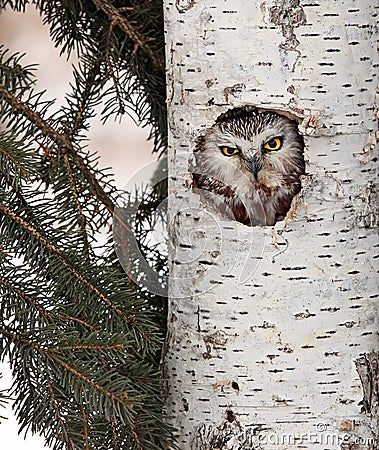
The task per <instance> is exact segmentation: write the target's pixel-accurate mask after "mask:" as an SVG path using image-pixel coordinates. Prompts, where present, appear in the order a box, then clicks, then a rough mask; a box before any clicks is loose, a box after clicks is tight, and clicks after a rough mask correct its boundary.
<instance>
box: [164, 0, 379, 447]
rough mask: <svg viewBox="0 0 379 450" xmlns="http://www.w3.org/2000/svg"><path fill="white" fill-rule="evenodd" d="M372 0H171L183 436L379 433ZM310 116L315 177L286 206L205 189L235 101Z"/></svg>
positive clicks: (177, 419)
mask: <svg viewBox="0 0 379 450" xmlns="http://www.w3.org/2000/svg"><path fill="white" fill-rule="evenodd" d="M378 13H379V9H378V7H376V6H375V2H374V1H370V0H362V1H356V0H346V1H344V2H340V1H337V0H324V1H322V2H318V1H306V0H266V1H263V2H262V1H256V0H239V1H236V0H212V1H207V0H166V1H165V20H166V33H167V40H166V42H167V48H166V54H167V65H168V106H169V130H170V189H171V194H172V195H171V197H170V215H171V244H172V248H171V282H170V303H169V335H168V342H167V353H166V357H165V364H166V368H167V379H168V396H169V397H168V414H169V415H170V416H172V418H173V419H172V420H173V423H174V424H175V426H176V427H177V428H178V433H179V447H180V449H181V450H189V449H191V450H200V449H201V450H205V449H207V450H208V449H233V450H240V449H251V448H264V449H268V448H275V449H284V448H286V449H288V448H295V447H296V448H311V449H334V448H335V449H337V448H346V449H347V448H349V449H350V448H354V449H372V448H377V447H376V445H377V444H376V443H375V442H377V441H376V440H377V439H378V435H377V429H378V428H377V425H378V424H377V412H378V333H377V332H378V322H377V315H376V314H377V304H378V283H377V282H378V278H377V262H378V258H377V257H378V239H377V235H376V224H377V217H378V216H377V211H376V210H375V193H376V188H375V164H376V161H377V149H376V148H375V133H376V130H377V125H376V115H377V110H376V109H375V105H374V102H375V89H376V86H377V81H378V80H377V72H378V59H377V54H376V52H375V41H376V38H377V28H376V27H375V22H376V18H377V16H378ZM240 105H255V106H257V107H260V108H266V109H271V110H275V111H278V112H282V113H287V114H290V115H292V117H297V118H299V120H300V122H301V125H300V127H299V128H300V131H301V132H302V134H304V138H305V145H306V148H305V154H306V162H307V175H306V176H305V177H304V180H303V189H302V191H301V193H300V194H299V195H298V196H297V197H296V198H295V199H294V201H293V203H292V207H291V210H290V211H289V213H288V214H287V217H286V219H285V220H284V221H281V222H278V223H277V224H276V225H275V226H274V227H246V226H244V225H241V224H239V223H236V222H233V221H227V220H223V219H222V218H221V217H218V215H217V214H216V213H214V212H211V211H208V210H207V209H206V208H205V207H204V205H202V203H201V201H200V198H199V196H198V195H197V194H195V193H193V192H192V188H191V186H192V178H191V175H190V171H191V170H190V167H191V155H192V152H193V150H194V146H195V140H196V138H197V137H198V136H199V134H201V132H202V131H204V130H205V129H206V128H208V127H210V126H211V125H212V124H213V123H214V122H215V120H216V118H217V117H218V116H219V115H220V114H221V113H223V112H225V111H226V110H228V109H229V108H232V107H235V106H240Z"/></svg>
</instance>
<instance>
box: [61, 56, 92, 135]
mask: <svg viewBox="0 0 379 450" xmlns="http://www.w3.org/2000/svg"><path fill="white" fill-rule="evenodd" d="M100 68H101V62H100V61H99V60H98V61H95V63H94V64H93V65H92V68H91V70H90V71H89V74H88V76H87V78H86V80H85V86H84V90H83V92H82V93H81V96H80V98H79V104H78V108H77V110H76V113H75V117H74V121H73V124H72V126H71V127H70V128H68V129H67V130H66V135H67V136H69V137H70V138H72V137H73V135H74V134H75V133H76V132H77V130H78V129H79V127H80V124H81V123H82V122H83V121H84V117H85V112H86V110H87V108H88V103H89V97H90V93H91V91H93V90H96V77H97V76H98V75H99V74H100ZM76 73H77V72H76ZM94 86H95V87H94Z"/></svg>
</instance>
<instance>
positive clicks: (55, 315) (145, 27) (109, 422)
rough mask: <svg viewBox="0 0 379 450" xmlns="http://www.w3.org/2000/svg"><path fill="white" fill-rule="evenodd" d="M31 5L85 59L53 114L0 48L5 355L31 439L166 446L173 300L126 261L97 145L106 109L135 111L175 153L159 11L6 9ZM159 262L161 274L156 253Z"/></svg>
mask: <svg viewBox="0 0 379 450" xmlns="http://www.w3.org/2000/svg"><path fill="white" fill-rule="evenodd" d="M29 3H30V4H33V5H35V7H37V8H38V10H39V11H40V14H41V15H42V17H43V20H44V22H45V23H46V24H48V26H49V27H50V34H51V38H52V39H53V41H54V43H55V44H56V45H57V46H58V47H59V48H60V49H61V52H62V55H69V54H70V53H71V52H73V51H75V52H77V54H78V55H79V58H80V63H79V65H78V66H77V67H76V68H74V79H75V82H74V83H73V85H72V91H71V92H70V93H68V94H67V96H66V103H65V105H64V106H63V107H62V108H61V109H60V110H59V111H58V112H55V113H51V106H52V104H53V101H51V100H48V99H46V96H45V95H44V93H43V92H42V93H41V92H36V90H35V89H34V84H35V75H34V67H33V66H25V65H23V60H22V56H20V55H19V54H11V53H10V52H9V51H8V50H7V49H6V48H4V47H1V49H0V121H1V122H0V130H1V132H0V238H1V247H0V293H1V294H0V295H1V305H0V310H1V319H0V320H1V323H0V334H1V339H0V356H1V358H2V359H3V360H8V359H9V361H10V363H11V367H12V372H13V379H14V384H13V389H12V397H14V398H15V399H16V401H15V411H16V415H17V418H18V421H19V423H20V430H30V431H32V432H39V433H41V434H42V435H43V436H44V438H45V440H46V443H47V445H48V446H50V448H52V449H54V450H58V449H101V450H105V449H139V450H142V449H143V450H148V449H160V448H165V446H166V443H167V441H168V440H171V438H172V430H171V428H170V427H169V426H168V425H167V424H165V423H164V421H163V415H162V398H161V381H160V374H159V370H158V360H159V354H160V349H161V344H162V339H163V334H164V330H162V329H160V326H159V323H160V322H162V320H161V317H162V316H161V315H160V314H162V301H161V299H160V298H157V297H154V296H153V295H150V296H148V294H146V293H144V292H141V290H140V289H139V287H138V286H136V285H135V283H133V282H132V281H131V280H129V279H128V278H127V276H126V275H125V272H124V271H123V270H122V268H121V266H120V264H119V262H118V260H117V257H116V255H115V252H114V250H113V241H112V232H111V223H112V214H113V211H114V207H115V205H116V204H117V202H118V201H119V197H120V193H119V192H117V191H116V189H115V187H114V186H113V184H112V177H111V175H110V174H108V173H106V172H105V171H104V170H101V169H100V168H99V166H98V160H97V157H96V155H94V154H92V153H91V152H90V151H88V150H87V147H86V145H87V143H86V136H87V133H88V130H89V120H90V119H91V117H93V115H94V108H95V107H97V106H98V105H102V106H103V114H102V117H103V119H104V121H106V120H107V119H109V120H110V119H113V118H115V117H118V116H121V115H123V114H125V113H128V111H129V112H130V111H131V110H132V111H134V113H136V114H137V117H138V121H139V124H140V125H142V126H146V125H149V126H151V129H152V132H151V139H152V140H153V142H154V149H155V151H157V152H162V151H164V148H165V143H166V118H165V115H166V113H165V102H164V99H165V79H164V52H163V19H162V11H161V9H162V6H161V2H158V1H133V0H129V1H122V2H119V1H114V0H91V1H89V0H88V1H87V0H84V1H81V2H76V1H72V0H68V1H64V2H62V1H57V2H55V1H54V2H51V1H44V0H39V1H26V0H20V1H7V0H3V1H0V8H1V9H4V8H12V9H14V10H18V11H20V10H21V11H23V10H24V9H25V7H26V6H27V4H29ZM127 158H128V155H125V159H126V160H127ZM160 195H161V192H159V191H156V192H152V193H150V194H149V195H148V196H145V197H144V201H143V202H142V204H143V208H144V212H143V214H139V215H138V214H137V215H136V217H135V220H136V221H137V222H138V224H139V228H138V227H137V229H140V230H141V231H140V235H139V236H137V237H138V238H139V239H140V240H141V244H143V240H144V232H143V230H144V229H146V227H145V228H144V227H143V226H142V225H141V224H142V222H143V221H144V220H147V223H148V224H149V223H151V220H152V219H151V217H150V213H151V212H152V211H154V208H155V206H156V202H157V201H158V202H159V196H160ZM140 203H141V202H140ZM149 217H150V218H149ZM100 232H102V233H107V236H108V239H107V243H106V244H105V245H103V246H101V247H99V245H98V244H97V238H98V236H99V233H100ZM142 246H143V245H142ZM145 247H146V246H145ZM147 251H148V248H147ZM150 256H151V258H152V260H153V262H154V263H157V264H161V265H162V261H161V260H160V259H159V257H158V256H157V253H156V252H154V249H153V250H152V251H151V255H150ZM3 399H4V400H5V399H6V396H5V395H4V396H3V395H1V401H2V400H3Z"/></svg>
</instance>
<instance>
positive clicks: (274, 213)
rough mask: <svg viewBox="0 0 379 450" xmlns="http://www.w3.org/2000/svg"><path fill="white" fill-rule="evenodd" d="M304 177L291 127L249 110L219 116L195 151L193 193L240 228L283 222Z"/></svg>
mask: <svg viewBox="0 0 379 450" xmlns="http://www.w3.org/2000/svg"><path fill="white" fill-rule="evenodd" d="M304 173H305V163H304V140H303V137H302V136H301V135H300V134H299V132H298V127H297V123H296V121H294V120H291V119H289V118H287V117H286V116H283V115H281V114H277V113H275V112H272V111H262V110H258V109H257V108H255V107H253V106H245V107H239V108H234V109H231V110H229V111H227V112H226V113H225V114H222V115H221V116H220V117H219V118H218V119H217V120H216V122H215V124H214V125H213V126H212V127H211V128H209V129H208V130H206V132H205V133H204V134H203V135H202V136H200V137H199V138H198V140H197V144H196V148H195V151H194V164H193V167H192V175H193V179H194V188H195V192H198V193H200V195H201V196H202V197H203V198H205V199H206V200H207V202H210V203H211V204H212V205H213V207H214V208H216V209H217V210H218V211H220V213H221V214H222V215H227V216H228V217H229V218H232V219H234V220H237V221H238V222H241V223H243V224H245V225H251V226H255V225H274V224H275V223H276V222H277V221H278V220H282V219H283V218H284V216H285V215H286V214H287V212H288V210H289V208H290V205H291V201H292V199H293V197H294V196H295V195H296V194H297V193H298V192H299V191H300V189H301V176H302V175H303V174H304Z"/></svg>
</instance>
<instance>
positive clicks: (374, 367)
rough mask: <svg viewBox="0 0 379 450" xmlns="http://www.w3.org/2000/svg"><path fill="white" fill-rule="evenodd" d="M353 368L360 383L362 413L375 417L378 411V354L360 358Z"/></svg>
mask: <svg viewBox="0 0 379 450" xmlns="http://www.w3.org/2000/svg"><path fill="white" fill-rule="evenodd" d="M355 366H356V368H357V371H358V373H359V378H360V379H361V382H362V389H363V400H362V412H364V413H368V414H373V415H377V414H378V411H379V353H378V352H372V353H369V354H366V355H363V356H360V357H359V358H358V359H357V360H356V361H355Z"/></svg>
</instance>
